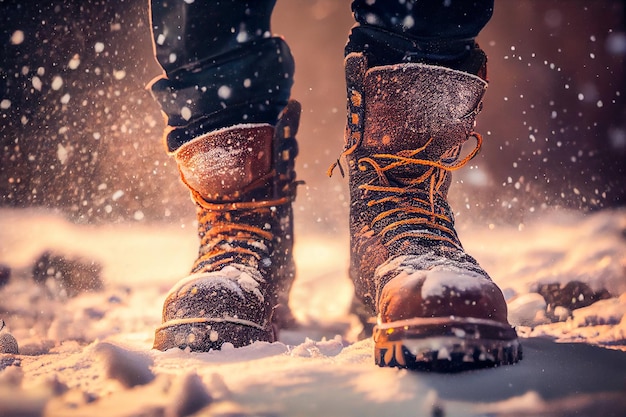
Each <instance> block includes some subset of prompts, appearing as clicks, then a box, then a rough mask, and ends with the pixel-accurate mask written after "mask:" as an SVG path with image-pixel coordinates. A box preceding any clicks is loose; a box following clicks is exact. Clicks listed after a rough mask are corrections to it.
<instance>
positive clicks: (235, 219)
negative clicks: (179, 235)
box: [192, 190, 292, 271]
mask: <svg viewBox="0 0 626 417" xmlns="http://www.w3.org/2000/svg"><path fill="white" fill-rule="evenodd" d="M192 195H193V198H194V200H195V201H196V203H197V204H198V205H199V206H200V207H201V209H202V210H201V213H200V215H199V217H198V222H199V224H200V227H201V228H202V233H203V235H202V239H201V242H200V248H201V254H200V256H199V257H198V259H197V260H196V262H195V264H194V267H193V270H194V271H197V270H198V269H200V270H204V271H207V270H208V271H211V270H216V269H218V268H219V267H220V266H223V265H227V264H229V263H233V262H242V260H246V259H248V260H249V261H244V262H246V263H248V264H251V263H258V262H261V260H262V258H263V256H264V255H263V254H262V252H263V248H264V247H267V246H268V245H270V242H272V240H273V239H274V234H273V233H272V232H271V231H268V230H264V229H263V228H261V227H258V226H254V225H252V224H250V223H252V222H250V223H248V222H245V221H242V220H243V219H242V218H243V217H248V216H250V217H254V216H259V217H262V216H264V215H266V214H265V213H264V212H268V211H270V210H273V209H275V207H277V206H280V205H283V204H289V203H291V200H292V198H291V197H284V198H280V199H277V200H269V201H250V202H233V203H209V202H207V201H205V200H204V199H202V197H201V196H199V195H197V193H195V192H194V191H193V190H192ZM254 223H260V222H254ZM207 225H210V226H209V227H206V226H207ZM251 248H254V249H256V250H253V249H251ZM268 250H269V249H268ZM253 260H254V261H253Z"/></svg>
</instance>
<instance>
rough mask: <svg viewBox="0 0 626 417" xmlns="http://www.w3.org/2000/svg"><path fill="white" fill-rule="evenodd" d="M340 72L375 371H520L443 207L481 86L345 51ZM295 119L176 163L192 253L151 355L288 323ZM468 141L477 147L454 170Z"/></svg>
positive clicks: (354, 237) (210, 137) (359, 275)
mask: <svg viewBox="0 0 626 417" xmlns="http://www.w3.org/2000/svg"><path fill="white" fill-rule="evenodd" d="M346 74H347V94H348V97H347V98H348V100H347V102H348V109H347V110H348V117H347V119H348V120H347V128H346V141H345V148H344V152H343V154H342V157H343V158H344V159H345V166H346V167H347V171H348V175H349V182H350V234H351V242H350V246H351V262H350V276H351V278H352V280H353V282H354V285H355V292H356V294H355V295H356V299H357V300H358V301H359V303H360V304H361V305H362V306H363V309H361V310H362V311H367V312H368V313H369V314H370V315H371V316H370V317H373V316H376V326H375V327H374V329H373V338H374V343H375V353H374V359H375V362H376V363H377V364H378V365H380V366H395V367H407V368H419V369H421V368H424V369H435V370H458V369H466V368H475V367H484V366H494V365H502V364H508V363H514V362H516V361H518V360H519V359H520V358H521V348H520V345H519V343H518V341H517V335H516V333H515V331H514V330H513V329H512V328H511V326H510V325H509V324H508V322H507V307H506V303H505V300H504V297H503V295H502V292H501V291H500V289H499V288H498V287H497V286H496V285H495V284H494V283H493V281H492V280H491V279H490V278H489V276H488V275H487V273H486V272H485V271H484V270H483V269H482V268H481V267H480V266H479V265H478V263H477V262H476V261H475V260H474V259H473V258H472V257H470V256H469V255H467V254H466V253H465V251H464V250H463V248H462V246H461V243H460V241H459V238H458V236H457V234H456V232H455V229H454V217H453V213H452V211H451V209H450V207H449V206H448V203H447V192H448V188H449V185H450V181H451V175H450V173H451V171H454V170H456V169H458V168H460V167H462V166H463V165H464V164H465V163H467V162H468V161H469V160H470V159H471V158H472V157H473V156H474V155H475V154H476V153H477V152H478V150H479V148H480V145H481V142H482V139H481V137H480V135H479V134H477V133H475V132H474V131H473V127H474V124H475V118H476V115H477V114H478V112H479V111H480V108H481V102H482V97H483V95H484V92H485V89H486V86H487V84H486V82H485V81H484V80H483V79H481V78H480V77H478V76H474V75H470V74H468V73H465V72H461V71H457V70H453V69H448V68H443V67H439V66H432V65H426V64H417V63H406V64H397V65H389V66H380V67H373V68H370V69H368V66H367V62H366V58H365V57H364V56H363V55H361V54H356V53H352V54H350V55H348V57H347V58H346ZM299 113H300V106H299V105H298V103H297V102H295V101H291V102H290V103H289V104H288V105H287V107H286V108H285V109H284V111H283V114H282V115H281V117H280V119H279V122H278V123H277V125H276V126H271V125H264V124H252V125H238V126H232V127H229V128H225V129H222V130H218V131H214V132H211V133H209V134H207V135H204V136H201V137H199V138H196V139H194V140H192V141H191V142H189V143H186V144H184V145H183V146H182V147H180V148H179V149H177V150H176V151H175V152H174V154H173V156H174V157H175V159H176V161H177V163H178V166H179V169H180V173H181V177H182V179H183V181H184V182H185V184H186V185H187V186H188V187H189V189H190V190H191V193H192V196H193V199H194V200H195V202H196V204H197V209H198V220H199V235H200V240H201V242H200V253H199V257H198V259H197V261H196V262H195V265H194V267H193V269H192V273H191V275H190V276H188V277H187V278H185V279H184V280H182V281H180V282H179V283H178V284H176V285H175V286H174V288H172V290H171V291H170V292H169V294H168V295H167V298H166V300H165V304H164V307H163V324H162V325H161V326H160V327H159V328H158V329H157V330H156V338H155V342H154V347H155V348H157V349H160V350H165V349H169V348H173V347H179V348H187V347H189V348H190V349H191V350H199V351H208V350H209V349H219V348H220V347H221V346H222V344H223V343H225V342H229V343H232V344H233V345H234V346H243V345H246V344H249V343H251V342H253V341H256V340H262V341H270V342H271V341H275V340H277V331H278V329H279V328H281V327H285V326H287V325H288V324H289V323H290V321H291V320H293V319H292V318H291V317H290V313H289V309H288V307H287V294H288V292H289V289H290V287H291V283H292V281H293V279H294V269H295V268H294V262H293V254H292V243H293V241H292V237H293V234H292V231H293V217H292V208H291V203H292V201H293V199H294V198H295V195H296V186H297V181H296V175H295V172H294V158H295V157H296V155H297V144H296V141H295V135H296V133H297V128H298V119H299ZM470 137H474V138H475V140H476V147H475V149H474V150H473V151H472V152H470V153H469V155H468V156H467V157H464V158H462V159H461V158H460V150H461V146H462V145H463V144H464V143H465V142H466V141H467V140H468V138H470ZM340 168H341V167H340ZM342 173H343V169H342Z"/></svg>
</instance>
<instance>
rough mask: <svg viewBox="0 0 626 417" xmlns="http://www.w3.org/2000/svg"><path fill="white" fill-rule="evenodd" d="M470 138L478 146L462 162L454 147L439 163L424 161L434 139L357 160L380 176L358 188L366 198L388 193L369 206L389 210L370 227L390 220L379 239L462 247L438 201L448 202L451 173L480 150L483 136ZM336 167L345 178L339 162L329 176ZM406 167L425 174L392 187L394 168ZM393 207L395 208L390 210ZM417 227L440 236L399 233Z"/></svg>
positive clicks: (346, 152) (473, 134)
mask: <svg viewBox="0 0 626 417" xmlns="http://www.w3.org/2000/svg"><path fill="white" fill-rule="evenodd" d="M468 137H474V138H475V139H476V146H475V147H474V149H472V151H471V152H470V153H469V154H468V155H467V156H465V157H464V158H463V159H458V153H459V148H453V149H451V150H449V151H447V152H445V153H444V154H443V155H442V156H441V157H440V158H439V160H436V161H433V160H429V159H421V158H420V154H421V153H423V152H424V151H425V150H426V149H427V148H428V147H429V146H430V145H431V144H432V143H433V138H431V139H429V140H428V141H427V142H426V143H425V144H424V146H422V147H420V148H417V149H413V150H403V151H400V152H398V153H396V154H384V153H381V154H373V155H371V156H368V157H363V158H359V159H358V160H357V167H358V169H359V170H360V171H366V170H368V169H373V170H374V171H375V172H376V174H377V176H376V178H374V179H372V180H371V181H369V182H368V183H366V184H361V185H359V186H358V187H359V188H360V189H361V190H363V191H364V195H367V194H375V193H383V194H384V197H381V198H372V199H370V200H369V201H368V202H367V206H368V207H374V206H381V205H385V206H386V207H387V209H386V210H383V211H381V212H380V213H379V214H378V215H377V216H375V217H374V218H373V219H372V221H371V224H370V228H371V229H372V230H376V229H375V225H376V224H377V223H380V222H383V221H384V220H387V223H388V224H386V225H384V226H383V227H382V228H380V230H379V231H378V236H379V237H380V238H381V240H382V241H383V242H384V244H385V245H386V246H389V245H391V244H392V243H394V242H397V241H399V240H402V239H405V238H426V239H431V240H432V239H435V240H440V241H445V242H448V243H450V244H451V245H453V246H455V247H458V248H461V245H460V242H459V240H458V237H457V235H456V232H455V230H454V219H453V216H452V212H451V211H450V210H446V209H444V208H443V207H440V205H439V204H437V200H440V201H445V198H446V197H445V195H444V193H443V192H442V191H441V188H442V186H443V185H444V184H445V183H446V179H447V176H448V173H450V172H452V171H456V170H457V169H459V168H462V167H463V166H465V165H466V164H467V163H468V162H469V161H470V160H471V159H472V158H474V157H475V156H476V155H477V154H478V152H479V151H480V148H481V146H482V141H483V139H482V136H481V135H480V134H479V133H477V132H471V133H470V134H469V135H468ZM359 144H360V142H359V141H357V142H356V143H355V144H354V145H352V146H351V147H349V148H347V149H346V150H344V152H343V153H342V154H341V157H346V156H348V155H350V154H352V153H353V152H354V151H355V150H356V149H357V148H358V146H359ZM336 166H339V168H340V171H341V174H342V176H343V169H341V165H340V163H339V160H338V161H337V162H336V163H334V164H333V165H331V167H330V168H329V169H328V175H329V176H332V173H333V170H334V168H335V167H336ZM406 167H421V168H423V169H425V170H424V172H423V174H421V175H419V176H418V177H416V178H413V179H410V180H408V181H406V180H405V181H402V184H401V185H397V181H396V182H394V183H393V184H392V181H390V179H389V177H388V173H390V171H392V170H394V169H398V168H406ZM424 184H426V186H424ZM389 194H391V195H389ZM389 203H391V204H389ZM407 203H408V204H407ZM390 206H391V207H392V208H388V207H390ZM446 206H447V203H446ZM404 215H408V216H404ZM415 225H422V226H424V227H425V229H426V230H431V231H432V230H436V231H438V233H436V232H435V233H433V232H428V231H425V230H415V229H407V228H404V231H402V232H398V229H399V228H401V227H402V226H415Z"/></svg>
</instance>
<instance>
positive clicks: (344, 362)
mask: <svg viewBox="0 0 626 417" xmlns="http://www.w3.org/2000/svg"><path fill="white" fill-rule="evenodd" d="M491 226H492V227H490V228H485V227H484V226H480V225H466V226H465V227H464V228H462V229H460V230H461V233H462V235H463V236H462V239H463V238H465V239H464V243H465V247H466V249H467V250H468V251H469V252H470V253H472V254H473V255H474V256H476V257H477V259H478V260H479V261H480V262H481V263H482V264H483V266H484V267H485V268H486V269H487V270H488V271H489V272H490V274H491V275H492V277H493V278H494V280H495V281H496V282H497V283H498V284H499V285H500V286H501V288H502V289H503V291H504V293H505V294H506V295H507V296H508V297H509V298H510V307H511V308H510V316H509V317H510V320H511V321H512V322H516V323H519V324H520V327H518V331H519V333H520V335H521V336H522V340H521V342H522V345H523V348H524V354H525V357H524V360H523V361H522V362H520V363H519V364H517V365H514V366H507V367H501V368H497V369H489V370H481V371H474V372H466V373H461V374H453V375H441V374H425V373H414V372H410V371H406V370H397V369H384V368H378V367H376V366H375V365H374V364H373V343H372V340H371V339H365V340H357V339H356V337H355V336H354V335H355V334H357V333H358V329H357V327H358V326H357V325H356V324H355V320H354V317H352V316H350V315H349V314H348V309H349V304H350V295H351V284H350V283H349V281H348V280H347V278H346V271H347V254H348V251H347V248H346V247H344V244H343V240H341V239H331V238H329V237H328V236H324V235H316V234H315V233H311V232H308V233H307V234H306V235H304V236H299V238H298V240H297V244H296V248H295V256H296V261H297V262H298V274H299V278H298V281H297V282H296V284H295V285H294V289H293V291H292V301H291V304H292V307H293V308H294V313H295V315H296V317H297V318H298V319H299V320H300V322H302V323H303V326H302V328H301V329H299V330H292V331H288V332H283V333H282V335H281V339H280V341H279V342H275V343H266V342H256V343H253V344H252V345H250V346H246V347H242V348H234V347H232V345H230V346H229V345H228V344H227V345H225V346H224V348H223V350H222V351H211V352H205V353H198V352H187V351H181V350H179V349H172V350H169V351H166V352H159V351H155V350H152V349H151V346H152V340H153V335H154V333H153V332H154V329H155V328H156V326H158V325H159V324H160V317H161V306H162V302H163V300H164V298H165V296H166V294H167V292H168V290H169V289H170V287H171V285H172V284H174V283H175V282H176V281H177V280H178V279H180V277H183V276H184V275H185V274H186V273H187V271H188V268H189V266H190V265H191V263H192V261H193V259H194V257H195V254H196V253H197V247H196V245H197V241H196V237H195V235H194V232H193V231H191V230H183V229H181V228H180V227H178V226H176V225H164V224H155V225H150V224H132V225H130V224H125V223H121V224H115V225H102V226H93V225H76V224H72V223H69V222H67V221H65V220H64V219H63V218H61V217H60V216H58V215H55V214H53V213H50V212H47V211H40V210H31V209H22V210H9V209H3V210H1V211H0V242H1V245H0V263H3V264H6V265H8V266H10V267H11V269H12V273H13V275H12V278H11V280H10V281H9V283H8V284H6V285H5V286H4V287H3V288H0V316H2V317H0V318H2V319H4V321H5V322H6V328H5V329H3V330H2V331H1V333H0V334H1V335H4V336H3V339H2V340H5V339H6V340H8V335H9V334H10V335H13V336H14V337H15V339H16V340H17V343H18V344H19V350H20V354H9V353H5V354H0V415H3V416H4V415H29V416H30V415H33V416H38V415H46V416H74V415H76V416H78V415H90V416H111V415H115V416H137V415H143V416H146V415H147V416H150V415H165V416H183V415H190V414H193V413H195V412H199V413H200V414H201V415H211V416H224V415H237V416H246V415H262V416H270V415H271V416H283V415H284V416H287V415H302V416H307V415H310V416H319V415H342V416H347V415H355V416H356V415H359V416H367V415H372V416H373V415H377V416H378V415H433V416H435V415H440V416H444V415H445V416H486V415H489V416H505V415H550V416H552V415H555V416H561V415H562V416H567V415H574V414H577V413H582V414H581V415H597V416H611V415H613V416H620V415H624V414H623V410H625V409H626V396H625V395H624V390H625V387H626V372H624V371H625V370H626V353H624V350H626V318H624V313H625V312H626V282H625V281H626V280H625V279H624V265H625V264H626V257H625V254H626V251H625V249H626V242H625V239H624V236H623V234H622V233H623V230H624V227H625V226H626V211H624V210H606V211H602V212H597V213H595V214H583V213H579V212H567V211H561V212H556V213H554V214H553V215H550V214H546V213H543V214H542V215H541V216H536V217H535V218H533V219H528V220H527V221H526V223H525V227H524V228H523V229H522V230H521V231H520V229H519V228H518V227H517V226H507V225H500V224H499V225H497V226H495V227H494V225H491ZM46 249H53V250H55V251H57V252H62V253H66V254H68V255H69V254H71V255H72V256H81V257H83V258H85V259H93V260H96V261H97V262H98V263H99V264H101V265H102V266H103V269H102V279H103V281H104V282H105V289H104V290H103V291H100V292H83V293H82V294H80V295H79V296H77V297H73V298H67V297H65V298H62V297H60V296H55V295H53V294H51V293H46V289H45V288H44V287H41V286H39V285H36V284H34V282H33V281H32V279H31V278H30V274H31V272H30V271H31V268H32V264H33V262H34V260H35V259H36V258H37V257H38V256H39V255H40V254H41V253H42V252H43V251H44V250H46ZM321 260H323V262H321ZM573 279H577V280H584V281H585V282H586V283H588V284H589V285H590V286H591V287H593V288H594V289H595V290H598V289H600V288H606V289H608V290H609V291H610V292H611V294H612V295H613V297H611V298H608V299H604V300H600V301H597V302H596V303H594V304H591V305H589V306H587V307H584V308H579V309H576V310H573V311H572V312H571V313H572V314H571V316H569V317H568V318H566V319H565V320H563V321H558V322H550V320H548V319H547V318H546V315H545V301H544V302H543V304H542V303H541V301H540V300H539V298H538V295H537V294H536V293H534V292H533V291H535V290H536V288H537V285H538V283H540V282H562V283H565V282H568V281H570V280H573ZM537 317H539V318H540V320H538V319H537ZM200 410H201V411H200Z"/></svg>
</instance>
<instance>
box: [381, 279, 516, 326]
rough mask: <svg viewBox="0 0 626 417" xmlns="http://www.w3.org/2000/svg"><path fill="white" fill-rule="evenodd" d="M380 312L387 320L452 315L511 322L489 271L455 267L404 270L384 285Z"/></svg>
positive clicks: (385, 320)
mask: <svg viewBox="0 0 626 417" xmlns="http://www.w3.org/2000/svg"><path fill="white" fill-rule="evenodd" d="M379 314H380V319H381V321H382V322H383V323H390V322H394V321H399V320H407V319H412V318H430V317H449V316H456V317H464V318H476V319H488V320H494V321H498V322H501V323H507V306H506V301H505V300H504V296H503V295H502V292H501V291H500V289H499V288H498V286H497V285H496V284H495V283H494V282H493V281H491V280H490V279H489V278H488V277H487V276H486V274H485V275H482V274H479V273H477V272H474V271H471V270H463V269H458V268H452V267H448V268H441V267H439V268H434V269H431V270H418V271H401V272H400V273H399V274H398V275H396V276H395V277H394V278H392V279H391V280H390V281H388V283H387V284H386V285H385V286H384V287H383V289H382V291H381V294H380V298H379Z"/></svg>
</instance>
